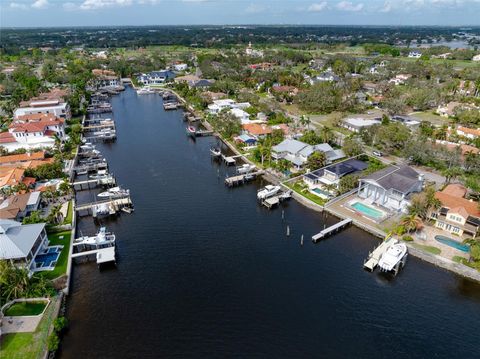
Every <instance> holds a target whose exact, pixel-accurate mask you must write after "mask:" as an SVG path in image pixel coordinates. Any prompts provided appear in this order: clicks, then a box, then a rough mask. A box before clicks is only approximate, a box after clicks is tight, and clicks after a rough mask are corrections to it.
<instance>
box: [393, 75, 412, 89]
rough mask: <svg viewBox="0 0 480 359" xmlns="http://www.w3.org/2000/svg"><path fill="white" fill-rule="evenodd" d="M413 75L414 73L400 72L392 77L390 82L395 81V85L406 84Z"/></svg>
mask: <svg viewBox="0 0 480 359" xmlns="http://www.w3.org/2000/svg"><path fill="white" fill-rule="evenodd" d="M411 77H412V75H410V74H398V75H397V76H395V77H394V78H392V79H390V80H389V81H388V82H389V83H393V84H394V85H395V86H398V85H404V84H405V82H406V81H407V80H408V79H409V78H411Z"/></svg>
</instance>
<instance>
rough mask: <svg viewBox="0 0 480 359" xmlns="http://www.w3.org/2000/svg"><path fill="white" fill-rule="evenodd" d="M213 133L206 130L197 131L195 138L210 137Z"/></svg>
mask: <svg viewBox="0 0 480 359" xmlns="http://www.w3.org/2000/svg"><path fill="white" fill-rule="evenodd" d="M212 135H213V131H208V130H198V131H196V132H195V136H197V137H205V136H212Z"/></svg>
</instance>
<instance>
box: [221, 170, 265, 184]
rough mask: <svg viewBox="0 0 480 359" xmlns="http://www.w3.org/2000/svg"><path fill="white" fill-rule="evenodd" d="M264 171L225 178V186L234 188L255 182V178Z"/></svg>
mask: <svg viewBox="0 0 480 359" xmlns="http://www.w3.org/2000/svg"><path fill="white" fill-rule="evenodd" d="M263 173H264V171H263V170H260V171H256V172H250V173H245V174H241V175H236V176H231V177H227V178H225V185H226V186H228V187H234V186H239V185H241V184H244V183H246V182H248V181H253V180H254V179H255V178H257V177H258V176H260V175H261V174H263Z"/></svg>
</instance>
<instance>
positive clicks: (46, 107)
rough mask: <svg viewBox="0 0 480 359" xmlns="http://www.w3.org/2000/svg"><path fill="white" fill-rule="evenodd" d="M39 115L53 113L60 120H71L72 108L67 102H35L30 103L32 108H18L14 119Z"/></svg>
mask: <svg viewBox="0 0 480 359" xmlns="http://www.w3.org/2000/svg"><path fill="white" fill-rule="evenodd" d="M37 113H53V114H54V115H55V116H57V117H60V118H70V107H69V106H68V104H67V103H66V102H60V101H58V100H48V101H34V102H31V103H30V106H27V107H18V108H17V109H16V110H15V112H14V113H13V117H14V118H18V117H19V116H23V115H31V114H37Z"/></svg>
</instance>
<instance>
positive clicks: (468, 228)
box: [430, 184, 480, 238]
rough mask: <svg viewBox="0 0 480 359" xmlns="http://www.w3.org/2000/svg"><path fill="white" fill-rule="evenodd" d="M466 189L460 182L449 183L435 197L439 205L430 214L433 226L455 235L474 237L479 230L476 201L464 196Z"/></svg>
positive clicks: (478, 213)
mask: <svg viewBox="0 0 480 359" xmlns="http://www.w3.org/2000/svg"><path fill="white" fill-rule="evenodd" d="M466 194H467V189H466V188H465V187H464V186H462V185H460V184H449V185H448V186H447V187H445V189H444V190H443V191H441V192H436V193H435V197H436V198H437V199H438V200H439V201H440V203H441V207H440V208H439V209H438V210H435V211H433V212H432V213H431V214H430V217H431V219H432V220H434V221H435V227H437V228H440V229H442V230H444V231H446V232H449V233H452V234H454V235H457V236H468V237H473V238H475V237H476V236H477V235H478V234H479V230H480V209H479V208H478V202H475V201H473V200H468V199H466V198H465V195H466Z"/></svg>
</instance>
